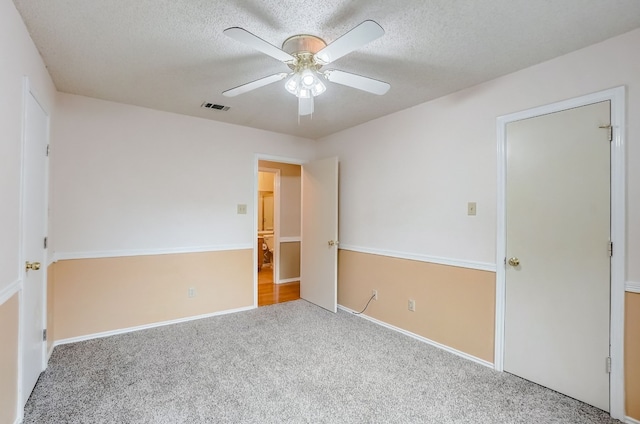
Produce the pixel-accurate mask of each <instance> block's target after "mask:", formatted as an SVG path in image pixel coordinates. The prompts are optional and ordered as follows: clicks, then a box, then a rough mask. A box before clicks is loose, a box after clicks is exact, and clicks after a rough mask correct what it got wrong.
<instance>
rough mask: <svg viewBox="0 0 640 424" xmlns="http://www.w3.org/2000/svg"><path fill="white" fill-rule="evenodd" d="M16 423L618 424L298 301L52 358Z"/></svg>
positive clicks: (79, 346)
mask: <svg viewBox="0 0 640 424" xmlns="http://www.w3.org/2000/svg"><path fill="white" fill-rule="evenodd" d="M25 409H26V410H25V419H24V422H25V423H492V424H494V423H579V424H586V423H619V421H617V420H612V419H611V418H610V417H609V416H608V414H606V413H605V412H603V411H600V410H599V409H596V408H593V407H591V406H588V405H586V404H584V403H581V402H578V401H576V400H574V399H571V398H568V397H566V396H563V395H561V394H559V393H556V392H554V391H551V390H548V389H545V388H543V387H540V386H538V385H536V384H533V383H530V382H528V381H525V380H522V379H520V378H518V377H515V376H513V375H510V374H508V373H498V372H496V371H493V370H491V369H489V368H487V367H484V366H481V365H478V364H476V363H474V362H471V361H468V360H465V359H462V358H459V357H457V356H455V355H452V354H450V353H448V352H445V351H442V350H440V349H437V348H434V347H432V346H429V345H427V344H425V343H421V342H419V341H417V340H414V339H412V338H410V337H407V336H404V335H402V334H399V333H397V332H394V331H391V330H388V329H386V328H383V327H380V326H378V325H375V324H373V323H371V322H369V321H366V320H364V319H361V318H358V317H356V316H353V315H352V314H349V313H346V312H339V313H337V314H332V313H330V312H327V311H325V310H323V309H320V308H318V307H316V306H314V305H311V304H309V303H307V302H305V301H303V300H299V301H295V302H288V303H283V304H279V305H274V306H268V307H263V308H259V309H256V310H252V311H248V312H241V313H236V314H230V315H224V316H218V317H214V318H208V319H202V320H198V321H191V322H187V323H182V324H176V325H171V326H166V327H160V328H155V329H150V330H144V331H138V332H134V333H128V334H122V335H118V336H112V337H108V338H103V339H96V340H90V341H85V342H80V343H75V344H70V345H63V346H58V347H56V348H55V350H54V352H53V355H52V357H51V360H50V362H49V368H48V369H47V370H46V371H45V372H44V373H43V374H42V376H41V377H40V380H39V381H38V384H37V385H36V387H35V389H34V392H33V394H32V396H31V398H30V399H29V401H28V402H27V405H26V408H25Z"/></svg>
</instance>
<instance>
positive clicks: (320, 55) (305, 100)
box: [222, 20, 391, 116]
mask: <svg viewBox="0 0 640 424" xmlns="http://www.w3.org/2000/svg"><path fill="white" fill-rule="evenodd" d="M224 34H225V35H227V36H228V37H231V38H233V39H234V40H237V41H240V42H241V43H244V44H246V45H247V46H249V47H252V48H254V49H256V50H258V51H260V52H262V53H264V54H267V55H269V56H271V57H273V58H275V59H278V60H280V61H282V62H284V63H285V64H286V65H287V66H289V68H290V69H291V72H280V73H277V74H273V75H269V76H267V77H264V78H260V79H257V80H255V81H251V82H249V83H246V84H242V85H240V86H238V87H235V88H232V89H230V90H227V91H224V92H223V93H222V94H223V95H224V96H226V97H234V96H237V95H239V94H243V93H246V92H248V91H251V90H255V89H256V88H260V87H264V86H265V85H268V84H272V83H274V82H277V81H281V80H283V79H285V78H287V77H289V79H288V80H287V82H286V83H285V89H286V90H287V91H288V92H289V93H291V94H293V95H295V96H296V97H297V98H298V115H299V116H304V115H310V114H312V113H313V98H314V97H316V96H319V95H320V94H322V93H324V91H325V90H326V86H325V85H324V83H323V80H325V81H329V82H333V83H336V84H342V85H346V86H348V87H353V88H357V89H359V90H363V91H366V92H369V93H373V94H378V95H383V94H385V93H386V92H387V91H388V90H389V88H390V87H391V86H390V85H389V84H388V83H386V82H383V81H378V80H375V79H372V78H368V77H363V76H361V75H356V74H352V73H349V72H345V71H339V70H337V69H327V70H321V69H322V68H323V67H324V66H326V65H328V64H330V63H332V62H334V61H335V60H337V59H339V58H341V57H342V56H344V55H346V54H348V53H351V52H352V51H354V50H356V49H359V48H360V47H362V46H364V45H365V44H367V43H369V42H371V41H373V40H375V39H377V38H379V37H381V36H382V35H384V30H383V29H382V27H381V26H380V25H378V24H377V23H376V22H374V21H371V20H367V21H364V22H362V23H361V24H360V25H358V26H356V27H355V28H353V29H352V30H351V31H349V32H347V33H346V34H344V35H342V36H341V37H340V38H338V39H337V40H335V41H333V42H332V43H330V44H327V43H326V42H325V41H324V40H323V39H321V38H319V37H316V36H314V35H307V34H299V35H294V36H292V37H289V38H287V39H286V40H285V41H284V43H282V48H281V49H279V48H278V47H276V46H274V45H272V44H269V43H268V42H266V41H264V40H263V39H261V38H260V37H257V36H255V35H253V34H252V33H250V32H249V31H247V30H245V29H243V28H239V27H232V28H227V29H225V30H224Z"/></svg>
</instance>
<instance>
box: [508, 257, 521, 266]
mask: <svg viewBox="0 0 640 424" xmlns="http://www.w3.org/2000/svg"><path fill="white" fill-rule="evenodd" d="M508 262H509V265H511V266H518V265H520V259H518V258H515V257H514V258H509V261H508Z"/></svg>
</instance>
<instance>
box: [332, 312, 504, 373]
mask: <svg viewBox="0 0 640 424" xmlns="http://www.w3.org/2000/svg"><path fill="white" fill-rule="evenodd" d="M338 309H342V310H343V311H345V312H349V313H351V314H355V313H356V311H354V310H352V309H349V308H347V307H346V306H342V305H338ZM356 316H358V317H360V318H364V319H366V320H367V321H371V322H373V323H375V324H378V325H381V326H383V327H386V328H388V329H390V330H394V331H397V332H399V333H402V334H404V335H405V336H409V337H412V338H414V339H416V340H419V341H421V342H423V343H427V344H430V345H431V346H434V347H437V348H439V349H442V350H445V351H447V352H449V353H453V354H454V355H457V356H460V357H462V358H464V359H468V360H469V361H473V362H475V363H477V364H480V365H484V366H485V367H489V368H493V364H492V363H491V362H489V361H485V360H484V359H480V358H478V357H475V356H473V355H469V354H468V353H465V352H462V351H460V350H457V349H454V348H452V347H449V346H446V345H443V344H441V343H438V342H434V341H433V340H431V339H427V338H426V337H422V336H420V335H418V334H415V333H412V332H410V331H407V330H404V329H402V328H400V327H396V326H394V325H391V324H387V323H386V322H384V321H380V320H378V319H375V318H372V317H370V316H369V315H362V314H360V315H356Z"/></svg>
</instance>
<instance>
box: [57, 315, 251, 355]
mask: <svg viewBox="0 0 640 424" xmlns="http://www.w3.org/2000/svg"><path fill="white" fill-rule="evenodd" d="M251 309H255V307H254V306H245V307H242V308H236V309H227V310H224V311H219V312H212V313H209V314H202V315H195V316H192V317H186V318H178V319H172V320H169V321H160V322H154V323H151V324H145V325H137V326H135V327H127V328H121V329H118V330H110V331H103V332H101V333H93V334H87V335H84V336H78V337H70V338H68V339H62V340H56V342H55V343H54V344H53V346H54V347H56V346H60V345H64V344H69V343H77V342H83V341H86V340H93V339H100V338H102V337H110V336H115V335H118V334H126V333H133V332H134V331H140V330H148V329H150V328H157V327H164V326H167V325H172V324H179V323H181V322H188V321H195V320H199V319H203V318H211V317H216V316H220V315H228V314H234V313H236V312H244V311H249V310H251Z"/></svg>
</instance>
